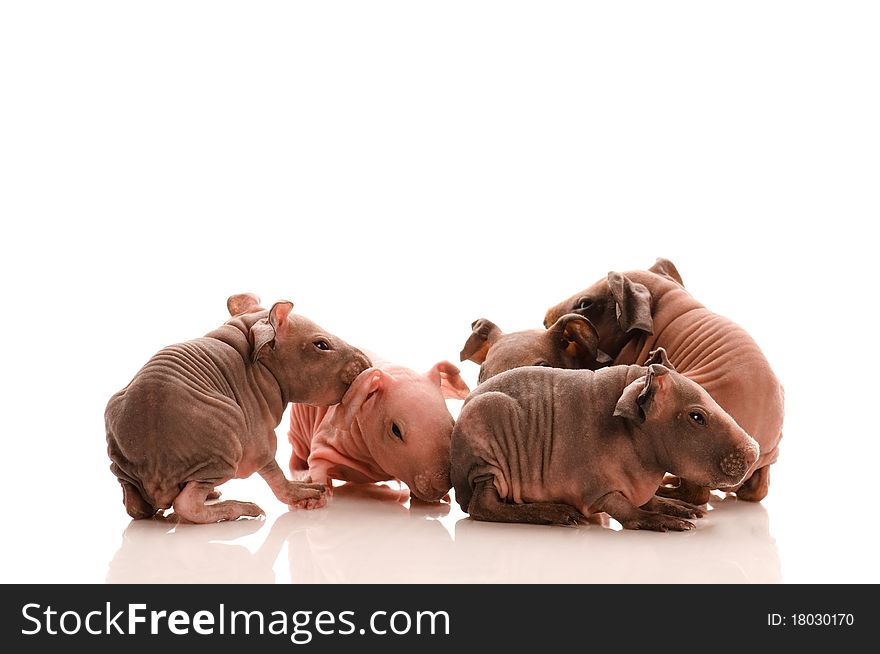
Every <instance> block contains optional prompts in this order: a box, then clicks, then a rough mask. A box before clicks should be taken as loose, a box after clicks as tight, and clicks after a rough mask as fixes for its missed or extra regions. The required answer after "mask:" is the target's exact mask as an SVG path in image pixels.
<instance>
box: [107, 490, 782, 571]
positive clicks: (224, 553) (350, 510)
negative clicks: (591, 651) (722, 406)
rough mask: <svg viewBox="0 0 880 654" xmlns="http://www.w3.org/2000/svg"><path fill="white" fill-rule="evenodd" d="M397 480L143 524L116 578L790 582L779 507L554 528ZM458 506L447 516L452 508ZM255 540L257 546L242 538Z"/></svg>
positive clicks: (122, 551) (720, 507)
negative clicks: (302, 504)
mask: <svg viewBox="0 0 880 654" xmlns="http://www.w3.org/2000/svg"><path fill="white" fill-rule="evenodd" d="M406 496H407V493H406V492H405V490H404V491H403V492H402V493H401V492H399V491H397V490H393V489H391V488H388V487H384V486H383V487H379V486H371V487H365V486H361V487H345V486H343V487H340V488H338V489H337V491H336V493H335V495H334V498H333V500H332V503H331V504H330V506H329V507H328V508H327V510H325V511H312V512H304V511H299V512H288V513H282V514H280V515H278V516H277V517H273V518H270V519H269V520H266V521H263V520H249V521H244V520H243V521H239V522H236V523H233V524H226V525H224V524H218V525H208V526H195V525H175V524H174V523H173V522H167V521H135V522H132V523H131V524H130V525H129V526H128V527H127V528H126V529H125V531H124V532H123V534H122V537H121V545H120V547H119V550H118V551H117V552H116V553H115V554H114V556H113V558H112V560H111V561H110V565H109V569H108V572H107V581H108V582H114V583H119V582H135V583H150V582H175V581H185V582H199V581H204V582H231V583H235V582H247V581H253V582H272V581H276V580H277V581H287V580H290V581H292V582H294V583H325V582H330V583H394V582H404V583H405V582H414V581H420V582H437V583H444V582H498V581H503V582H523V583H533V582H552V583H566V582H579V583H591V582H624V583H625V582H655V581H656V582H696V583H700V582H706V581H716V582H729V583H737V582H761V583H774V582H778V581H781V579H782V574H781V570H780V563H779V554H778V552H777V549H776V543H775V541H774V540H773V537H772V535H771V533H770V520H769V517H768V514H767V511H766V510H765V509H764V507H762V506H760V505H746V504H745V503H742V502H740V503H737V501H736V500H735V499H723V500H720V501H718V502H717V503H715V504H714V505H713V510H712V511H710V512H709V515H708V516H707V517H706V518H704V519H703V520H702V521H701V524H700V529H699V530H697V531H694V532H689V533H686V534H657V533H637V532H631V531H620V530H614V529H611V528H607V527H602V526H599V525H589V526H586V527H580V528H563V527H559V528H552V527H537V526H531V525H501V524H492V523H481V522H476V521H473V520H469V519H463V518H462V516H461V515H450V514H455V513H458V512H457V511H450V507H449V505H447V504H443V505H439V506H434V507H431V506H425V505H417V506H414V507H411V506H409V505H408V503H406V504H404V503H401V500H404V501H405V500H406ZM444 514H446V517H444ZM243 541H249V542H251V543H252V544H253V545H252V547H251V548H250V549H249V548H248V547H246V546H244V545H242V544H240V543H241V542H243Z"/></svg>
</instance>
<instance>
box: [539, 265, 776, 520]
mask: <svg viewBox="0 0 880 654" xmlns="http://www.w3.org/2000/svg"><path fill="white" fill-rule="evenodd" d="M571 312H575V313H578V314H580V315H582V316H584V317H586V318H588V319H589V320H590V322H592V324H593V325H595V326H596V330H597V331H598V334H599V347H600V348H602V350H603V351H605V352H607V353H608V354H609V355H610V356H612V357H614V363H615V364H637V363H643V362H644V361H645V359H646V358H647V357H648V353H649V352H650V351H652V350H654V349H655V348H658V347H663V348H665V349H666V351H667V352H668V353H669V359H670V361H672V363H673V364H674V365H675V368H676V370H678V371H679V372H680V373H681V374H682V375H684V376H685V377H688V378H689V379H692V380H694V381H695V382H697V383H698V384H700V385H701V386H702V387H703V388H704V389H706V391H708V392H709V394H710V395H712V397H713V398H715V400H716V401H717V402H718V404H720V405H721V406H722V407H724V410H725V411H727V413H729V414H730V416H731V417H732V418H733V419H734V420H736V422H737V424H738V425H739V426H740V427H742V428H743V429H744V430H746V431H747V432H748V433H749V434H751V435H752V436H753V437H754V438H755V440H757V441H758V444H759V445H760V446H761V456H760V458H759V459H758V460H757V461H756V462H755V463H754V465H753V467H752V469H751V470H749V472H748V473H747V474H746V476H745V480H744V482H743V484H742V485H741V486H739V487H737V488H734V489H731V490H733V491H735V492H736V495H737V497H739V498H740V499H743V500H747V501H754V502H757V501H760V500H762V499H763V498H764V497H765V496H766V495H767V491H768V488H769V486H770V464H772V463H774V462H775V461H776V458H777V456H778V454H779V450H778V446H779V441H780V440H781V439H782V418H783V413H784V408H783V405H784V397H783V391H782V385H781V384H780V383H779V380H778V379H777V378H776V375H774V374H773V370H772V369H771V368H770V364H769V363H768V362H767V359H766V357H765V356H764V354H763V353H762V352H761V349H760V348H759V347H758V345H757V344H756V343H755V341H754V340H753V339H752V337H751V336H749V334H748V333H747V332H746V331H745V330H744V329H743V328H742V327H740V326H739V325H737V324H736V323H734V322H732V321H730V320H728V319H727V318H724V317H722V316H719V315H718V314H715V313H712V312H711V311H709V310H708V309H707V308H706V307H704V306H703V305H702V304H700V303H699V302H697V300H695V299H694V297H693V296H692V295H691V294H690V293H688V292H687V291H686V290H685V288H684V283H683V282H682V279H681V275H679V273H678V270H677V269H676V267H675V266H674V265H673V263H672V262H671V261H669V260H668V259H657V262H656V263H655V264H654V265H653V266H651V268H649V269H648V270H637V271H632V272H627V273H619V272H610V273H608V276H607V278H605V279H601V280H600V281H598V282H596V283H595V284H593V285H592V286H590V287H589V288H587V289H585V290H583V291H581V292H580V293H576V294H575V295H573V296H571V297H570V298H569V299H567V300H565V301H563V302H560V303H559V304H558V305H556V306H555V307H553V308H552V309H550V310H549V311H547V315H546V316H545V318H544V325H552V324H554V323H555V322H556V321H557V320H558V319H559V317H560V316H562V315H565V314H568V313H571ZM692 482H693V480H691V479H688V478H687V476H685V477H684V478H682V479H681V482H680V484H679V486H678V487H676V488H667V487H663V488H660V489H659V490H658V493H660V494H663V495H665V496H667V497H674V498H676V499H680V500H685V501H687V502H692V503H695V504H703V503H705V502H707V501H708V499H709V489H708V488H701V487H699V486H698V485H697V484H695V483H692Z"/></svg>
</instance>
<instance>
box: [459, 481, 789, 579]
mask: <svg viewBox="0 0 880 654" xmlns="http://www.w3.org/2000/svg"><path fill="white" fill-rule="evenodd" d="M712 506H713V509H714V510H712V511H710V512H709V513H708V514H707V516H706V517H705V518H704V519H703V521H702V523H701V528H700V529H699V530H697V531H694V532H690V533H689V534H688V535H687V536H686V537H679V538H664V537H663V536H662V535H659V534H658V535H655V534H650V533H645V532H634V531H628V530H623V531H615V530H612V529H599V528H595V527H590V528H580V529H546V528H543V527H535V526H532V525H509V524H499V523H487V522H477V521H475V520H460V521H458V522H457V523H456V525H455V563H456V565H457V570H456V571H457V573H458V576H460V577H462V578H464V579H467V580H468V581H473V582H496V581H504V582H510V583H536V582H546V583H743V582H747V583H778V582H780V581H782V574H781V572H780V563H779V554H778V552H777V550H776V541H775V540H774V539H773V537H772V536H771V535H770V521H769V517H768V515H767V511H766V510H765V509H764V507H763V506H761V505H760V504H753V503H745V502H738V501H737V500H736V499H735V498H732V497H727V498H725V499H717V498H715V497H713V498H712ZM499 542H503V543H504V547H503V548H499V547H498V543H499ZM623 551H626V552H627V555H626V556H624V557H622V556H621V552H623ZM548 553H552V556H548Z"/></svg>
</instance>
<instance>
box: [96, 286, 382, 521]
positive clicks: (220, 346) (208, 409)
mask: <svg viewBox="0 0 880 654" xmlns="http://www.w3.org/2000/svg"><path fill="white" fill-rule="evenodd" d="M227 306H228V308H229V311H230V313H231V314H233V317H232V318H231V319H230V320H229V321H228V322H227V323H226V324H224V325H223V326H221V327H219V328H218V329H215V330H214V331H212V332H210V333H208V334H207V335H206V336H205V337H203V338H198V339H195V340H192V341H187V342H185V343H180V344H178V345H172V346H170V347H166V348H164V349H162V350H160V351H159V352H158V353H157V354H156V355H155V356H153V358H151V359H150V360H149V361H148V362H147V363H146V365H145V366H144V367H143V368H142V369H141V370H140V372H138V373H137V375H135V377H134V379H133V380H132V381H131V383H129V385H128V386H126V387H125V388H124V389H123V390H121V391H119V392H118V393H116V394H115V395H114V396H113V397H112V398H111V399H110V402H109V403H108V404H107V409H106V412H105V414H104V418H105V424H106V429H107V447H108V453H109V455H110V459H111V461H112V463H111V466H110V469H111V471H112V472H113V473H114V474H115V475H116V476H117V478H118V479H119V482H120V484H121V485H122V489H123V502H124V504H125V508H126V510H127V511H128V513H129V515H130V516H131V517H132V518H136V519H138V518H148V517H152V516H154V515H156V514H157V513H158V512H160V511H162V510H164V509H167V508H170V507H173V508H174V512H175V513H176V514H178V515H179V516H180V517H181V518H182V519H183V520H185V521H189V522H196V523H208V522H218V521H221V520H236V519H238V518H239V517H242V516H250V517H256V516H258V515H261V514H262V513H263V511H262V509H260V507H258V506H257V505H255V504H251V503H249V502H237V501H232V500H229V501H224V502H219V503H216V504H206V503H205V501H206V500H212V499H217V497H219V493H218V492H217V491H216V490H215V488H216V487H217V486H219V485H220V484H222V483H224V482H226V481H228V480H229V479H233V478H239V479H243V478H245V477H249V476H250V475H252V474H253V473H254V472H259V473H260V475H261V476H262V477H263V478H264V479H265V481H266V482H267V483H268V484H269V486H270V487H271V488H272V491H273V493H274V494H275V496H276V497H277V498H278V499H279V500H281V501H282V502H284V503H286V504H288V506H290V507H291V508H293V507H304V508H314V507H316V506H320V505H322V504H323V503H324V502H325V489H324V487H323V486H321V485H319V484H304V483H300V482H292V481H290V480H288V479H286V478H285V476H284V473H282V472H281V469H280V468H279V467H278V464H277V463H276V462H275V449H276V445H277V443H276V437H275V427H277V426H278V424H279V423H280V422H281V416H282V413H283V412H284V409H285V407H286V406H287V404H288V403H290V402H309V403H313V404H316V405H329V404H334V403H336V402H339V401H340V400H341V399H342V397H343V395H344V394H345V392H346V391H347V390H348V388H349V386H350V385H351V383H352V381H354V379H356V378H357V376H358V375H359V374H360V373H361V372H362V371H363V370H365V369H366V368H367V367H368V366H369V360H368V359H367V357H366V356H365V355H364V354H363V353H362V352H360V351H359V350H357V349H355V348H353V347H351V346H350V345H348V344H347V343H345V342H344V341H342V340H341V339H339V338H337V337H335V336H333V335H332V334H328V333H327V332H326V331H324V330H322V329H321V328H320V327H318V325H316V324H315V323H313V322H312V321H310V320H308V319H306V318H303V317H302V316H297V315H293V314H291V309H292V308H293V304H291V303H290V302H277V303H275V305H273V306H272V308H271V309H269V310H266V309H263V308H262V307H260V306H259V299H258V298H256V296H253V295H250V294H244V295H235V296H232V297H231V298H229V301H228V302H227Z"/></svg>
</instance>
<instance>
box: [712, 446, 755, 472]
mask: <svg viewBox="0 0 880 654" xmlns="http://www.w3.org/2000/svg"><path fill="white" fill-rule="evenodd" d="M754 462H755V455H754V452H753V451H752V449H751V448H747V449H746V448H742V449H738V450H734V451H733V452H729V453H728V454H727V455H726V456H725V457H724V458H723V459H721V464H720V466H721V472H723V473H724V474H725V475H727V476H728V477H737V478H740V479H741V478H742V477H744V476H745V474H746V471H747V470H748V469H749V468H750V467H751V465H752V463H754Z"/></svg>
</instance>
